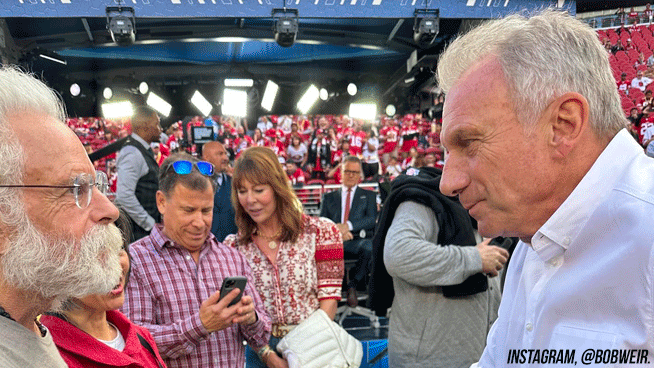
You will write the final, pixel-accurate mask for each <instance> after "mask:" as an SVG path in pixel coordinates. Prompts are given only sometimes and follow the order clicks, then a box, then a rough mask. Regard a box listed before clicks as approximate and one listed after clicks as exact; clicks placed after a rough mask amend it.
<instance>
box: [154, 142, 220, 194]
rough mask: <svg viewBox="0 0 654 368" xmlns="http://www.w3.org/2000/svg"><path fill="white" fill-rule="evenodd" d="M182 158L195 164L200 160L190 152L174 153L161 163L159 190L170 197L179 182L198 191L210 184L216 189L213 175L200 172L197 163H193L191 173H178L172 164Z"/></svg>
mask: <svg viewBox="0 0 654 368" xmlns="http://www.w3.org/2000/svg"><path fill="white" fill-rule="evenodd" d="M180 160H186V161H191V162H192V163H194V164H195V163H197V162H199V161H200V160H198V159H197V158H195V157H193V156H191V155H189V154H188V153H174V154H172V155H170V156H168V157H167V158H166V159H165V160H164V162H162V163H161V169H159V190H161V191H162V192H163V194H164V195H165V196H166V198H170V195H171V194H172V192H173V190H174V189H175V185H177V183H182V184H183V185H184V186H185V187H187V188H189V189H192V190H197V191H204V190H206V189H207V187H208V186H211V188H212V189H213V190H216V183H215V182H214V181H213V179H212V177H209V176H205V175H203V174H202V173H200V172H199V171H198V169H197V167H195V165H193V169H192V170H191V173H190V174H187V175H178V174H177V173H176V172H175V170H173V168H172V166H173V163H174V162H176V161H180Z"/></svg>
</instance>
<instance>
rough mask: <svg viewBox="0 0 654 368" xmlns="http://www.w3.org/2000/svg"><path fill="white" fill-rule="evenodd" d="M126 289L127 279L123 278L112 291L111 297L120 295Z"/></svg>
mask: <svg viewBox="0 0 654 368" xmlns="http://www.w3.org/2000/svg"><path fill="white" fill-rule="evenodd" d="M124 289H125V277H124V276H121V278H120V281H119V282H118V285H116V286H115V287H114V288H113V290H111V291H110V294H111V295H120V294H121V293H122V292H123V290H124Z"/></svg>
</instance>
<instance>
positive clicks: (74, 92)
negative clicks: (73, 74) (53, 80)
mask: <svg viewBox="0 0 654 368" xmlns="http://www.w3.org/2000/svg"><path fill="white" fill-rule="evenodd" d="M80 92H82V89H81V88H80V87H79V84H77V83H73V84H71V85H70V95H71V96H73V97H77V96H79V94H80Z"/></svg>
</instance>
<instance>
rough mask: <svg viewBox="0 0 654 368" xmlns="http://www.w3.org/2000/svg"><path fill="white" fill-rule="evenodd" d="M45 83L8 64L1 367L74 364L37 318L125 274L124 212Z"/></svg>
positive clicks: (2, 85)
mask: <svg viewBox="0 0 654 368" xmlns="http://www.w3.org/2000/svg"><path fill="white" fill-rule="evenodd" d="M64 121H65V112H64V108H63V106H62V104H61V102H60V101H59V99H58V98H57V96H56V94H55V93H54V92H53V91H52V90H50V89H49V88H48V87H47V86H46V85H45V84H43V83H42V82H40V81H38V80H37V79H35V78H34V77H32V76H31V75H29V74H26V73H23V72H21V71H19V70H18V69H16V68H15V67H7V66H5V67H2V68H1V69H0V367H3V368H13V367H17V368H30V367H65V366H66V365H65V363H64V361H63V360H62V359H61V357H60V356H59V353H58V352H57V349H56V347H55V345H54V343H53V341H52V337H51V336H50V334H49V333H48V331H47V329H46V328H45V327H43V326H42V325H41V324H40V323H39V322H38V321H37V320H36V317H37V316H38V315H39V314H41V313H43V312H45V311H47V310H50V309H53V308H56V307H57V304H58V303H59V302H60V301H62V300H64V299H66V298H69V297H82V296H85V295H88V294H93V293H107V292H109V291H110V290H111V289H112V288H113V287H114V286H115V285H116V284H117V283H118V282H119V279H120V275H121V268H120V264H119V252H120V249H121V245H122V241H121V236H120V232H119V231H118V229H117V228H116V227H115V226H114V225H113V222H114V221H115V220H116V219H117V218H118V210H117V209H116V207H115V206H114V205H113V204H112V203H111V202H110V201H109V200H108V199H107V197H106V196H105V195H104V193H106V190H107V178H106V175H104V174H103V173H98V174H96V173H95V170H94V168H93V164H92V163H91V161H90V160H89V158H88V156H87V154H86V152H85V151H84V148H83V147H82V144H81V142H80V141H79V139H78V138H77V136H76V135H75V134H74V133H73V132H72V131H71V130H70V129H69V128H68V127H67V126H66V124H65V123H64Z"/></svg>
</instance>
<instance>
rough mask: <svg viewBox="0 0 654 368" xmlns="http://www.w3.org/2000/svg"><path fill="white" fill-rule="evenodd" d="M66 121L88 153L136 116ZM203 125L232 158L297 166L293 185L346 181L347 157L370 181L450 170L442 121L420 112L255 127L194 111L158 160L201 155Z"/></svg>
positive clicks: (101, 164)
mask: <svg viewBox="0 0 654 368" xmlns="http://www.w3.org/2000/svg"><path fill="white" fill-rule="evenodd" d="M67 124H68V126H69V127H70V128H71V129H72V130H73V131H74V132H75V133H76V134H77V136H78V137H79V138H80V140H81V142H82V144H83V145H84V146H85V148H86V149H87V152H89V153H91V152H93V151H96V150H98V149H100V148H102V147H104V146H106V145H108V144H110V143H112V142H114V141H115V140H116V139H120V138H124V137H127V136H128V135H130V134H131V133H132V132H131V124H130V121H129V118H126V119H119V120H108V119H102V118H69V119H68V121H67ZM196 126H208V127H212V128H213V130H214V138H215V139H216V140H217V141H219V142H222V143H223V144H224V145H225V148H226V149H227V151H228V153H229V155H230V161H232V162H233V161H234V160H235V159H237V158H238V157H239V156H240V155H241V153H242V152H243V151H244V150H245V149H247V148H249V147H258V146H263V147H269V148H271V149H272V150H273V151H274V152H275V154H276V155H277V156H278V157H279V158H280V162H283V163H289V164H292V165H293V166H292V168H289V167H287V170H288V171H289V177H290V178H291V179H292V181H293V184H302V183H307V182H309V181H312V182H313V183H323V184H340V183H341V177H340V172H339V170H337V168H338V167H339V164H340V163H341V161H342V159H343V157H345V156H348V155H355V156H359V157H360V158H362V161H363V165H364V172H365V174H366V175H365V180H366V181H378V180H379V179H380V178H385V179H393V178H395V177H396V176H397V175H399V174H400V173H401V172H402V171H404V170H406V169H407V168H409V167H420V166H431V167H438V168H442V167H443V149H442V147H441V145H440V138H439V134H440V129H441V125H440V120H439V119H427V118H425V117H423V116H422V115H421V114H406V115H404V116H395V117H388V116H381V117H380V118H379V120H378V122H377V123H375V124H371V123H367V124H364V122H363V121H361V120H358V119H352V118H350V117H348V116H346V115H317V116H303V115H281V116H276V115H269V116H262V117H260V118H259V119H258V123H257V126H256V128H255V129H253V130H247V128H246V124H245V122H243V121H239V120H238V119H234V118H231V117H223V116H211V117H208V118H204V119H203V118H202V117H200V116H194V117H191V118H188V119H185V120H179V121H177V122H175V123H173V124H171V125H170V126H169V127H168V128H167V129H166V130H165V132H162V134H161V137H160V142H159V143H152V144H151V147H152V149H153V151H154V154H155V157H156V159H157V162H158V163H159V164H161V163H162V162H163V161H164V160H165V159H166V157H168V156H169V155H170V154H171V153H173V152H177V151H181V150H183V151H186V152H188V153H191V154H194V155H196V154H197V153H198V150H199V147H198V145H195V144H193V143H192V138H191V137H192V134H191V130H192V128H193V127H196ZM115 160H116V154H115V153H112V154H110V155H108V156H106V157H104V158H101V159H99V160H97V161H95V163H94V164H95V166H96V169H99V170H103V171H105V172H106V173H107V176H108V177H109V181H110V184H111V185H110V187H111V189H112V191H114V192H115V190H116V182H117V179H118V178H117V171H116V165H115ZM289 166H291V165H289ZM291 170H292V171H291Z"/></svg>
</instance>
